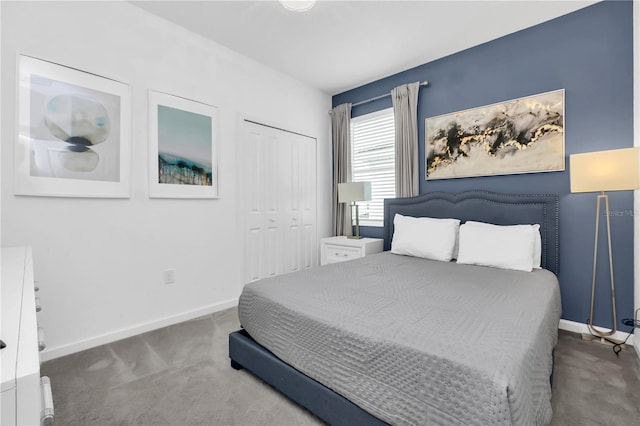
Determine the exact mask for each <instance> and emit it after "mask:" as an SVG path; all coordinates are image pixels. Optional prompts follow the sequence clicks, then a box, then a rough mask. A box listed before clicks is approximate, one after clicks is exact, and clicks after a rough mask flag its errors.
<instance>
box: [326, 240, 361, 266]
mask: <svg viewBox="0 0 640 426" xmlns="http://www.w3.org/2000/svg"><path fill="white" fill-rule="evenodd" d="M323 249H324V251H325V252H324V254H325V259H326V261H327V263H336V262H344V261H345V260H352V259H357V258H359V257H362V249H361V248H360V247H346V246H339V245H334V244H325V245H324V247H323Z"/></svg>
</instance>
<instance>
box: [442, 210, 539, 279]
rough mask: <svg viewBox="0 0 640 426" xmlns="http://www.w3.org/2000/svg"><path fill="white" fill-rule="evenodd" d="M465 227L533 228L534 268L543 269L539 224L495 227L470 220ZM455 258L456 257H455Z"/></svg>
mask: <svg viewBox="0 0 640 426" xmlns="http://www.w3.org/2000/svg"><path fill="white" fill-rule="evenodd" d="M465 225H471V226H476V225H478V226H486V227H492V226H525V227H531V229H532V230H533V233H534V239H533V244H534V245H533V268H534V269H542V267H541V266H540V263H541V260H542V237H541V236H540V225H538V224H537V223H536V224H535V225H494V224H491V223H485V222H476V221H473V220H468V221H466V222H465ZM454 257H455V256H454Z"/></svg>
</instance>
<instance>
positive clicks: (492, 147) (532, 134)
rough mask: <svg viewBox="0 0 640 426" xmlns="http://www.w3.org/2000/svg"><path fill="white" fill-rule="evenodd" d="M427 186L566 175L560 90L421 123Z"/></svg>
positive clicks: (434, 118)
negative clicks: (503, 177)
mask: <svg viewBox="0 0 640 426" xmlns="http://www.w3.org/2000/svg"><path fill="white" fill-rule="evenodd" d="M425 138H426V141H425V146H426V149H425V151H426V161H425V177H426V179H427V180H435V179H451V178H462V177H472V176H490V175H508V174H517V173H537V172H551V171H561V170H564V167H565V164H564V90H556V91H553V92H547V93H542V94H539V95H534V96H529V97H525V98H520V99H514V100H511V101H506V102H500V103H497V104H493V105H488V106H483V107H479V108H473V109H468V110H465V111H459V112H455V113H451V114H445V115H440V116H437V117H431V118H427V119H426V120H425Z"/></svg>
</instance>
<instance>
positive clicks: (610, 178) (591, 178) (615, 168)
mask: <svg viewBox="0 0 640 426" xmlns="http://www.w3.org/2000/svg"><path fill="white" fill-rule="evenodd" d="M638 152H639V151H638V148H637V147H635V148H625V149H613V150H609V151H598V152H588V153H585V154H573V155H571V156H570V160H569V161H570V164H571V192H599V191H624V190H631V189H638V188H640V172H639V169H638Z"/></svg>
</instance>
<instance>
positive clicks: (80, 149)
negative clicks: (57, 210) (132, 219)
mask: <svg viewBox="0 0 640 426" xmlns="http://www.w3.org/2000/svg"><path fill="white" fill-rule="evenodd" d="M18 60H19V65H20V72H19V82H18V111H19V113H18V139H17V144H16V150H15V164H16V180H15V184H16V186H15V192H16V194H20V195H41V196H57V197H109V198H126V197H128V196H129V193H130V161H131V157H130V137H131V135H130V129H131V102H130V99H131V93H130V88H129V86H128V85H127V84H125V83H122V82H120V81H117V80H113V79H110V78H107V77H101V76H99V75H98V74H95V73H93V72H84V71H81V70H79V69H76V68H72V67H67V66H64V65H59V64H56V63H54V62H49V61H43V60H41V59H36V58H32V57H29V56H24V55H20V56H19V57H18Z"/></svg>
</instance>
